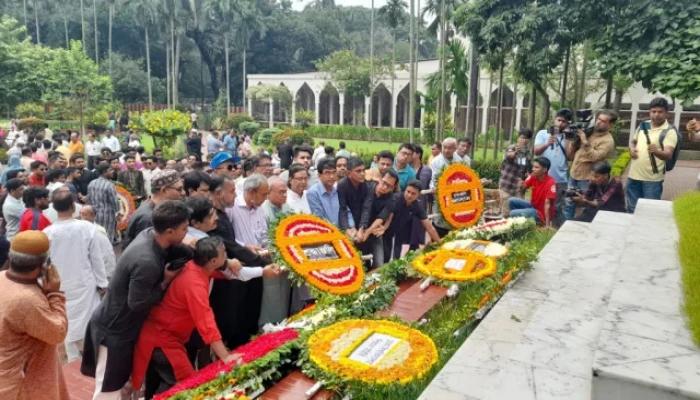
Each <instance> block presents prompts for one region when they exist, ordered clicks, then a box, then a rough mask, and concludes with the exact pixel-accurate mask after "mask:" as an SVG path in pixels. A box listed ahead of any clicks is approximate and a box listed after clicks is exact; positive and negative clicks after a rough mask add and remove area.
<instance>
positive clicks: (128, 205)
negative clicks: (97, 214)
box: [115, 185, 136, 231]
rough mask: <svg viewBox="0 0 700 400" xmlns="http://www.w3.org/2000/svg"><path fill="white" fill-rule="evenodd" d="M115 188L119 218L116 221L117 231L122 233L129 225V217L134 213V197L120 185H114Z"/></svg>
mask: <svg viewBox="0 0 700 400" xmlns="http://www.w3.org/2000/svg"><path fill="white" fill-rule="evenodd" d="M115 186H116V188H117V199H118V200H119V214H120V218H119V219H118V220H117V230H118V231H123V230H125V229H126V227H127V226H128V225H129V219H131V215H132V214H133V213H134V212H135V211H136V201H135V200H134V196H132V195H131V193H130V192H129V191H128V190H127V189H126V188H125V187H124V186H122V185H115Z"/></svg>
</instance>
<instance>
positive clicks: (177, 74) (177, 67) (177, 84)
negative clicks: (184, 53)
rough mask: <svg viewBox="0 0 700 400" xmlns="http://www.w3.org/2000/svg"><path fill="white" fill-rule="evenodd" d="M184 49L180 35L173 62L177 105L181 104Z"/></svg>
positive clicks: (176, 38)
mask: <svg viewBox="0 0 700 400" xmlns="http://www.w3.org/2000/svg"><path fill="white" fill-rule="evenodd" d="M181 47H182V38H181V37H180V35H179V34H178V35H177V36H176V37H175V60H174V62H173V67H174V71H175V73H174V74H173V78H174V79H175V90H174V91H173V93H175V100H174V103H175V104H179V103H180V50H181Z"/></svg>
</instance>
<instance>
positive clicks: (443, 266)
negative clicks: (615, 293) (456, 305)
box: [413, 250, 497, 282]
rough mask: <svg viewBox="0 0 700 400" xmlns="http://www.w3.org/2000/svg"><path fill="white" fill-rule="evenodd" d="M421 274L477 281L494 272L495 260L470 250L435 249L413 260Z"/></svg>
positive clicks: (444, 278) (448, 279)
mask: <svg viewBox="0 0 700 400" xmlns="http://www.w3.org/2000/svg"><path fill="white" fill-rule="evenodd" d="M413 267H414V268H415V269H416V270H417V271H419V272H420V273H421V274H423V275H426V276H433V277H435V278H438V279H442V280H446V281H461V282H464V281H478V280H481V279H484V278H486V277H488V276H491V275H493V274H494V273H495V272H496V267H497V264H496V262H495V261H494V260H493V259H491V258H489V257H486V256H484V255H483V254H481V253H478V252H476V251H471V250H436V251H431V252H429V253H425V254H423V255H421V256H419V257H418V258H416V259H415V260H413Z"/></svg>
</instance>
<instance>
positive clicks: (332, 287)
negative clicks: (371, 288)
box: [274, 214, 365, 295]
mask: <svg viewBox="0 0 700 400" xmlns="http://www.w3.org/2000/svg"><path fill="white" fill-rule="evenodd" d="M274 234H275V243H274V245H275V246H276V247H277V250H278V251H279V253H280V256H281V257H282V259H283V260H284V262H285V263H286V264H287V265H288V266H289V267H290V268H291V269H292V270H293V271H294V272H295V273H296V274H298V275H300V276H301V277H303V278H304V280H306V282H307V283H309V284H310V285H312V286H314V287H315V288H317V289H319V290H321V291H323V292H327V293H332V294H341V295H343V294H351V293H355V292H356V291H358V290H360V288H361V287H362V283H363V281H364V275H365V273H364V269H363V265H362V259H361V258H360V254H359V253H358V252H357V250H355V248H354V247H353V245H352V243H351V242H350V239H348V237H347V236H345V234H344V233H343V232H341V231H340V230H339V229H338V228H337V227H335V226H334V225H332V224H330V223H329V222H328V221H325V220H322V219H321V218H318V217H315V216H313V215H306V214H295V215H290V216H288V217H286V218H284V219H283V220H282V221H280V223H279V225H278V226H277V230H276V231H275V233H274Z"/></svg>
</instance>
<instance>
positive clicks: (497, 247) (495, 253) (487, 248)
mask: <svg viewBox="0 0 700 400" xmlns="http://www.w3.org/2000/svg"><path fill="white" fill-rule="evenodd" d="M442 249H443V250H472V251H476V252H478V253H481V254H483V255H485V256H486V257H493V258H503V257H505V256H506V255H508V248H507V247H506V246H504V245H502V244H500V243H496V242H490V241H488V240H473V239H462V240H453V241H451V242H447V243H445V244H443V245H442Z"/></svg>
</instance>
